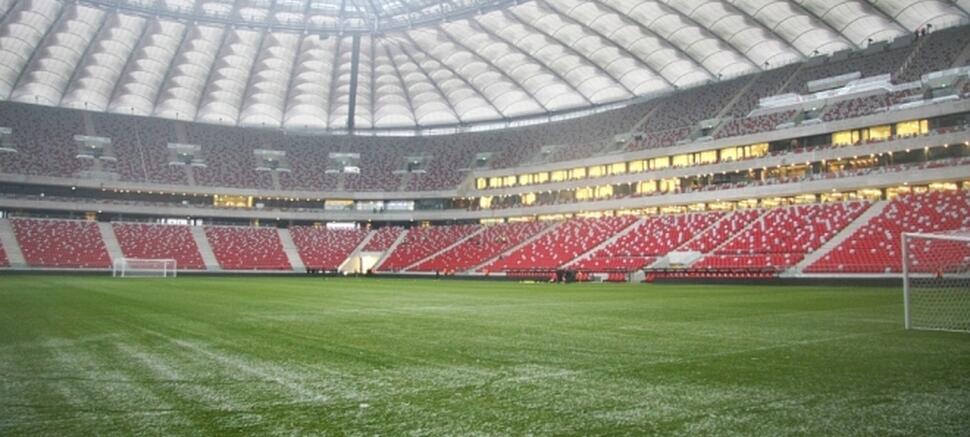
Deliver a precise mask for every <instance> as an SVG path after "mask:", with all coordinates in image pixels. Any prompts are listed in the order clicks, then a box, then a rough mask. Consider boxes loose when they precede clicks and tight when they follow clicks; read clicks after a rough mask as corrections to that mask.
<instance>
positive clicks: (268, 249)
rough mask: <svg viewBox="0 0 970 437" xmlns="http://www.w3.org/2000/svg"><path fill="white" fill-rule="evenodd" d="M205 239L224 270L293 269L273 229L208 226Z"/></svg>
mask: <svg viewBox="0 0 970 437" xmlns="http://www.w3.org/2000/svg"><path fill="white" fill-rule="evenodd" d="M205 236H206V239H208V241H209V245H210V246H212V252H213V253H214V254H215V256H216V259H217V260H218V261H219V265H220V266H222V268H223V269H226V270H290V269H291V266H290V262H289V260H287V258H286V253H284V252H283V245H282V243H280V237H279V234H278V233H277V232H276V229H274V228H253V227H240V226H206V227H205Z"/></svg>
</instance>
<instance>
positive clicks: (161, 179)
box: [93, 114, 188, 185]
mask: <svg viewBox="0 0 970 437" xmlns="http://www.w3.org/2000/svg"><path fill="white" fill-rule="evenodd" d="M93 118H94V123H95V126H96V127H95V129H96V133H97V135H101V136H105V137H108V138H111V144H112V146H113V147H114V151H115V154H116V155H117V158H118V161H117V162H116V163H115V168H116V169H117V170H118V173H119V175H120V176H121V179H122V180H125V181H132V182H154V183H160V184H176V185H185V184H188V179H187V177H186V174H185V168H184V167H183V166H177V165H169V161H170V159H169V152H168V144H169V143H177V142H178V140H177V138H176V136H175V126H174V124H173V123H172V122H170V121H168V120H162V119H156V118H141V117H126V116H121V115H111V114H98V116H97V117H93Z"/></svg>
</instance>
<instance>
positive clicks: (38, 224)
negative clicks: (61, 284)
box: [10, 219, 111, 268]
mask: <svg viewBox="0 0 970 437" xmlns="http://www.w3.org/2000/svg"><path fill="white" fill-rule="evenodd" d="M10 223H11V224H12V225H13V228H14V232H15V233H16V234H17V242H18V243H20V250H21V251H22V252H23V254H24V260H25V261H26V262H27V265H29V266H32V267H61V268H108V267H111V258H110V257H109V256H108V251H107V249H105V247H104V242H103V241H102V239H101V231H100V230H99V229H98V224H97V223H95V222H88V221H80V220H40V219H11V220H10Z"/></svg>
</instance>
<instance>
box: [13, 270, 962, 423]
mask: <svg viewBox="0 0 970 437" xmlns="http://www.w3.org/2000/svg"><path fill="white" fill-rule="evenodd" d="M0 309H2V311H0V376H2V380H0V435H65V434H68V435H92V434H115V435H140V434H151V435H159V434H161V435H185V434H188V435H210V434H256V435H267V434H273V435H276V434H286V435H306V434H328V435H346V434H355V435H375V434H382V435H402V434H405V435H526V434H537V435H549V434H555V435H617V434H621V435H622V434H626V435H643V434H660V435H732V434H735V435H737V434H740V435H847V434H848V435H860V434H861V435H879V436H882V435H907V436H912V435H967V433H968V432H970V335H967V334H955V333H940V332H918V331H905V330H903V329H902V327H903V320H902V313H903V310H902V296H901V292H900V290H899V288H896V287H890V288H873V287H849V286H845V287H831V286H770V285H755V286H751V285H729V286H728V285H633V284H630V285H593V284H586V285H568V286H564V285H553V284H517V283H499V282H474V281H435V280H407V279H400V280H390V279H326V280H324V279H319V278H310V277H305V278H304V277H300V278H265V277H261V278H245V277H229V278H215V277H199V278H193V277H180V278H177V279H110V278H105V277H93V276H13V275H7V276H0Z"/></svg>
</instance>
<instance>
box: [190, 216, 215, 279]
mask: <svg viewBox="0 0 970 437" xmlns="http://www.w3.org/2000/svg"><path fill="white" fill-rule="evenodd" d="M191 228H192V237H194V238H195V245H196V247H198V248H199V255H202V262H204V263H205V269H206V270H210V271H220V270H222V266H220V265H219V260H218V259H216V254H215V253H214V252H212V246H211V245H209V239H207V238H206V237H205V228H203V227H202V226H191Z"/></svg>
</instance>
